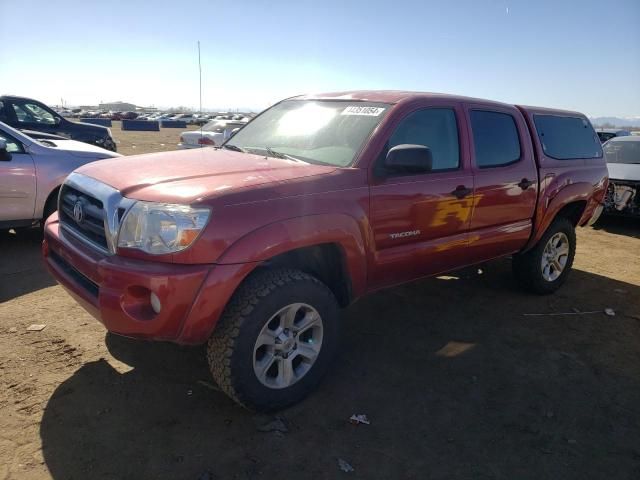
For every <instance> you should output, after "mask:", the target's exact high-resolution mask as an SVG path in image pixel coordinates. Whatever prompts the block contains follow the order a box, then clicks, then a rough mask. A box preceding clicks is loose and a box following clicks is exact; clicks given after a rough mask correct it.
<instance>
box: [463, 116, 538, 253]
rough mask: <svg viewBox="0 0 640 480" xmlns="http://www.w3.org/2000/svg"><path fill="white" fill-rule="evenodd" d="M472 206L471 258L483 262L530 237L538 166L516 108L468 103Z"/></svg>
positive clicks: (524, 241)
mask: <svg viewBox="0 0 640 480" xmlns="http://www.w3.org/2000/svg"><path fill="white" fill-rule="evenodd" d="M465 112H466V115H467V119H468V122H469V125H470V127H471V150H472V157H471V158H472V172H473V178H474V185H475V192H474V196H475V202H474V203H475V205H474V210H473V214H472V217H471V225H470V228H469V251H468V253H469V256H470V259H471V261H472V262H473V263H477V262H482V261H485V260H489V259H492V258H495V257H499V256H502V255H507V254H510V253H514V252H516V251H518V250H520V249H521V248H522V247H523V246H524V245H525V244H526V242H527V240H528V239H529V236H530V234H531V228H532V219H533V215H534V211H535V207H536V199H537V190H538V169H537V167H536V164H535V158H534V153H533V146H532V143H531V137H530V135H529V131H528V129H527V125H526V123H525V120H524V118H523V117H522V115H521V114H520V112H519V110H517V109H516V108H515V107H508V106H505V107H502V106H495V105H493V104H492V105H490V106H488V105H474V104H467V105H466V106H465Z"/></svg>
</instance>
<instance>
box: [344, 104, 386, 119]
mask: <svg viewBox="0 0 640 480" xmlns="http://www.w3.org/2000/svg"><path fill="white" fill-rule="evenodd" d="M384 110H385V109H384V107H362V106H359V105H349V106H348V107H347V108H345V109H344V110H343V111H342V113H341V115H365V116H367V117H377V116H378V115H380V114H381V113H382V112H384Z"/></svg>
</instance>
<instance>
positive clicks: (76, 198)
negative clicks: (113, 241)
mask: <svg viewBox="0 0 640 480" xmlns="http://www.w3.org/2000/svg"><path fill="white" fill-rule="evenodd" d="M74 209H75V210H76V214H74ZM78 211H80V212H81V215H77V213H78ZM58 214H59V216H60V222H61V223H62V224H63V225H64V226H65V227H66V228H68V229H70V230H72V231H73V232H74V233H76V234H79V235H81V236H82V237H85V238H86V239H88V240H89V241H91V242H92V243H94V244H96V245H98V246H100V247H102V248H104V249H107V248H108V247H107V238H106V235H105V231H104V218H105V215H104V205H103V204H102V202H101V201H100V200H98V199H97V198H95V197H92V196H91V195H88V194H86V193H84V192H81V191H80V190H77V189H75V188H73V187H72V186H70V185H63V186H62V189H61V191H60V204H59V213H58ZM78 219H79V221H78Z"/></svg>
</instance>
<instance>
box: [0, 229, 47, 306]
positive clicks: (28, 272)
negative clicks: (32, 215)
mask: <svg viewBox="0 0 640 480" xmlns="http://www.w3.org/2000/svg"><path fill="white" fill-rule="evenodd" d="M41 243H42V231H41V230H40V229H39V228H30V229H24V230H22V229H21V230H19V231H18V232H14V231H8V230H0V278H1V280H0V303H2V302H5V301H7V300H11V299H12V298H15V297H19V296H20V295H25V294H27V293H31V292H34V291H36V290H41V289H43V288H47V287H51V286H53V285H55V284H56V282H55V280H54V279H53V278H52V277H51V276H50V275H49V273H48V272H47V271H46V269H45V267H44V264H43V262H42V253H41V249H40V244H41Z"/></svg>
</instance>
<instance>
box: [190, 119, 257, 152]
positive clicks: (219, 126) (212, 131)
mask: <svg viewBox="0 0 640 480" xmlns="http://www.w3.org/2000/svg"><path fill="white" fill-rule="evenodd" d="M246 124H247V122H244V121H237V122H236V121H228V120H214V121H212V122H209V123H207V124H206V125H204V126H203V127H202V128H201V129H198V130H190V131H188V132H182V134H181V135H180V143H179V144H178V148H200V147H216V146H220V145H222V144H223V143H224V142H225V141H227V139H229V138H231V135H233V134H234V133H235V131H237V130H238V129H239V128H242V127H244V126H245V125H246Z"/></svg>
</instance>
